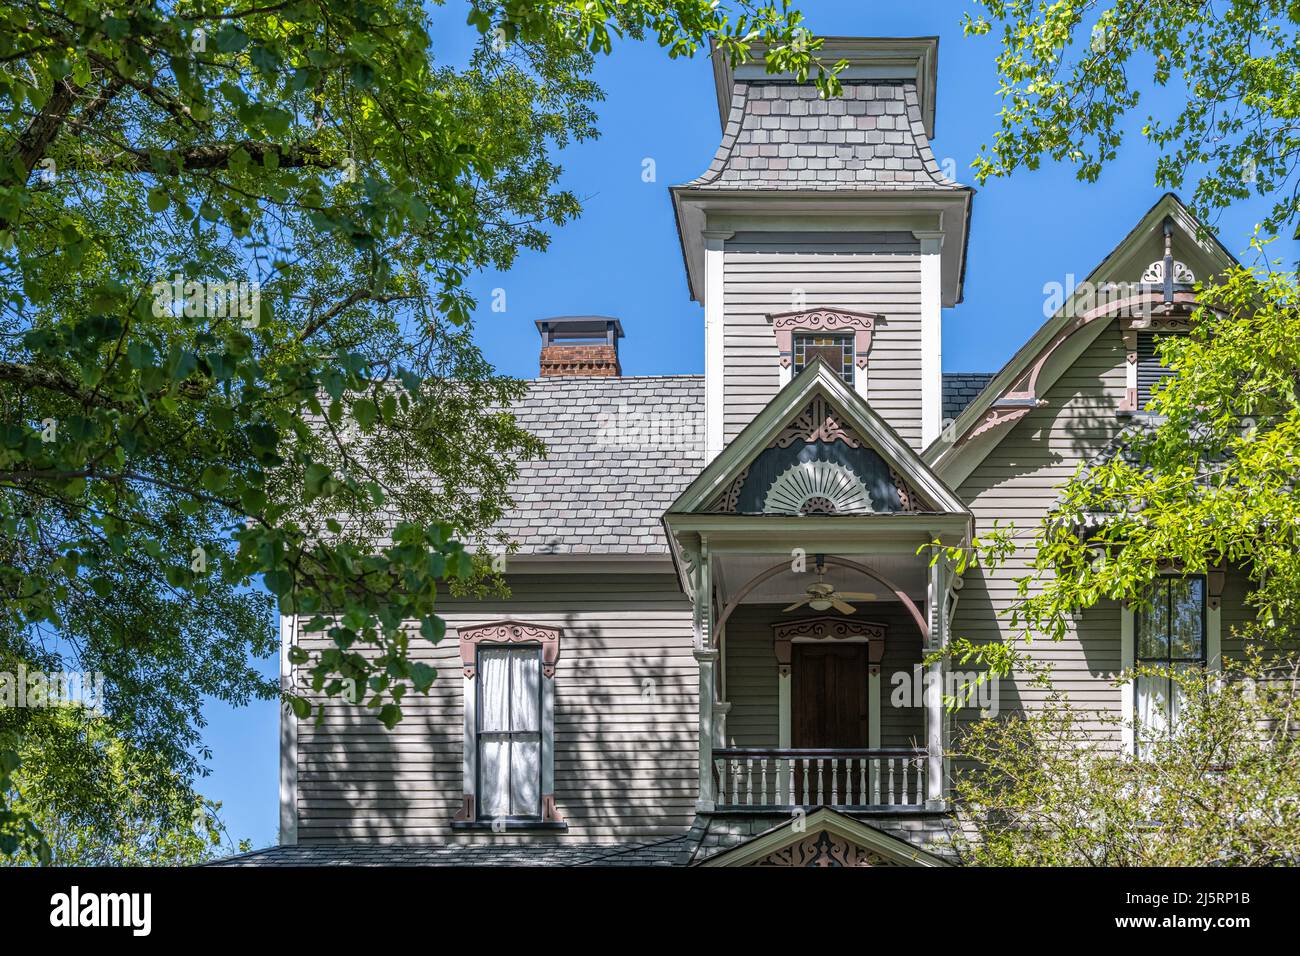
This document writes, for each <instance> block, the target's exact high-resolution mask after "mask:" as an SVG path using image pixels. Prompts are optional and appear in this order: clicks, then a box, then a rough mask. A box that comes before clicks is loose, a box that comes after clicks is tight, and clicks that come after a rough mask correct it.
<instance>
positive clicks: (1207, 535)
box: [947, 243, 1300, 675]
mask: <svg viewBox="0 0 1300 956" xmlns="http://www.w3.org/2000/svg"><path fill="white" fill-rule="evenodd" d="M1257 249H1258V251H1259V252H1260V253H1261V254H1262V253H1263V252H1264V251H1265V247H1264V245H1263V244H1262V243H1259V244H1257ZM1276 266H1277V264H1276V263H1269V262H1268V261H1267V260H1262V261H1261V263H1260V264H1258V265H1255V266H1250V267H1240V268H1237V269H1234V270H1232V271H1231V272H1230V273H1228V274H1227V275H1225V276H1224V277H1223V278H1222V279H1221V281H1219V282H1217V283H1216V284H1214V285H1211V286H1208V287H1205V288H1202V289H1200V290H1199V291H1200V296H1199V300H1200V303H1201V305H1200V306H1199V307H1198V308H1197V309H1196V311H1195V313H1194V314H1193V316H1192V319H1191V329H1192V331H1191V333H1190V334H1189V335H1186V336H1166V337H1164V339H1163V341H1162V342H1161V344H1160V346H1159V349H1160V356H1161V359H1162V361H1164V362H1165V363H1166V364H1167V365H1168V366H1169V367H1170V369H1171V371H1172V372H1173V374H1172V375H1171V376H1169V377H1168V378H1165V379H1164V380H1163V382H1162V384H1161V386H1160V387H1159V388H1157V389H1156V390H1155V392H1154V394H1153V396H1152V399H1151V403H1150V406H1149V412H1150V415H1151V416H1152V417H1139V418H1138V419H1136V420H1135V423H1134V424H1133V425H1132V426H1131V427H1129V428H1128V429H1126V430H1125V431H1124V432H1123V433H1122V434H1121V436H1120V438H1119V439H1118V440H1117V441H1116V443H1115V444H1114V445H1113V447H1112V449H1111V451H1112V453H1111V454H1108V455H1105V456H1102V457H1101V458H1099V459H1098V460H1095V461H1091V462H1084V463H1082V464H1081V465H1080V466H1079V468H1078V470H1077V471H1076V472H1075V474H1074V475H1073V476H1072V477H1071V479H1070V480H1069V481H1067V482H1066V483H1065V484H1064V486H1062V488H1061V489H1060V491H1059V494H1058V497H1057V499H1056V501H1055V503H1054V506H1053V510H1052V512H1051V513H1050V514H1049V515H1048V516H1047V517H1046V519H1045V520H1044V521H1043V522H1042V523H1041V524H1040V525H1038V526H1037V527H1034V528H1024V529H1020V528H1016V527H1015V526H1014V525H1004V526H998V527H994V528H990V529H986V531H985V532H984V533H983V535H982V536H981V537H980V538H979V539H977V540H976V541H975V542H974V545H973V547H972V548H970V549H953V550H951V551H949V552H948V555H947V556H948V557H950V558H951V559H952V560H954V561H955V562H957V564H958V566H959V568H961V569H963V570H964V568H965V567H967V566H969V565H970V564H972V563H978V564H981V565H982V566H984V567H986V568H989V569H995V568H1000V567H1005V566H1006V565H1007V564H1008V562H1009V561H1010V560H1011V559H1013V558H1020V557H1022V556H1023V557H1024V559H1025V560H1026V561H1027V569H1026V573H1025V574H1023V575H1022V576H1020V577H1019V578H1018V579H1017V595H1016V600H1015V601H1014V603H1013V604H1012V606H1011V608H1010V610H1009V612H1008V619H1009V623H1010V624H1011V627H1012V633H1011V640H1010V641H1008V642H1006V643H1003V644H997V645H989V644H981V643H973V642H971V641H968V640H966V639H964V638H963V637H961V636H958V639H957V640H956V641H954V650H955V652H957V653H959V654H963V655H969V656H970V657H973V658H977V659H980V660H983V661H984V662H986V663H988V664H990V665H991V666H992V667H993V669H994V671H995V672H997V673H999V674H1003V675H1005V674H1006V673H1008V672H1009V671H1010V669H1011V668H1012V667H1013V666H1014V665H1015V663H1016V662H1017V661H1018V660H1022V657H1021V647H1022V646H1023V642H1027V641H1032V640H1034V639H1036V638H1048V639H1052V640H1060V639H1061V638H1063V637H1064V636H1065V635H1066V634H1067V633H1068V632H1069V629H1070V628H1071V627H1072V626H1073V623H1074V621H1075V620H1076V619H1077V617H1078V615H1080V614H1081V613H1083V612H1084V611H1085V610H1086V609H1087V608H1090V607H1092V606H1094V605H1095V604H1097V603H1098V602H1100V601H1102V600H1112V601H1124V602H1128V603H1130V604H1131V605H1135V606H1136V605H1141V604H1142V603H1143V602H1144V601H1145V600H1146V598H1147V596H1148V594H1149V593H1150V586H1151V584H1152V582H1153V581H1154V580H1155V578H1156V577H1157V576H1158V575H1160V574H1162V573H1165V572H1166V570H1167V569H1170V568H1176V569H1179V570H1180V572H1181V573H1184V574H1204V573H1206V572H1207V571H1208V570H1210V569H1212V568H1215V567H1226V568H1232V569H1235V570H1236V571H1239V572H1241V573H1244V574H1245V575H1246V576H1247V578H1248V580H1249V583H1250V586H1249V589H1248V594H1247V597H1246V600H1247V602H1248V604H1249V606H1250V607H1251V608H1252V610H1253V611H1254V613H1255V614H1256V617H1257V621H1258V623H1259V625H1260V626H1261V627H1262V628H1263V631H1262V633H1271V634H1273V635H1275V636H1276V637H1277V639H1278V640H1279V642H1280V643H1284V642H1285V641H1287V640H1290V639H1291V637H1292V635H1294V634H1296V633H1297V632H1300V494H1298V493H1297V481H1298V480H1300V380H1298V379H1297V377H1296V369H1297V368H1300V285H1298V284H1297V279H1296V274H1295V273H1294V272H1288V271H1285V270H1282V269H1278V268H1276Z"/></svg>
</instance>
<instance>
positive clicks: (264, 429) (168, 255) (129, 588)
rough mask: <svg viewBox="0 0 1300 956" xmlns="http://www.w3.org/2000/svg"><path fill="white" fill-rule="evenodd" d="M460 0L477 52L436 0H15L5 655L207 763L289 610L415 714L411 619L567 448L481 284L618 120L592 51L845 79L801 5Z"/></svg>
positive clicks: (540, 230)
mask: <svg viewBox="0 0 1300 956" xmlns="http://www.w3.org/2000/svg"><path fill="white" fill-rule="evenodd" d="M467 9H468V17H469V23H470V24H472V25H473V27H474V28H476V29H477V31H478V32H479V34H480V39H481V42H480V43H479V45H478V47H477V49H476V50H475V52H474V54H473V56H472V58H471V60H470V62H469V64H468V65H467V66H466V67H465V68H464V69H456V68H453V67H450V66H447V65H443V64H441V63H440V62H438V60H437V59H436V57H435V51H434V48H433V44H432V41H431V38H430V36H429V32H428V17H427V14H426V12H425V10H424V6H423V4H421V3H418V2H412V0H375V2H371V3H366V4H356V3H353V2H343V0H271V2H268V3H260V4H259V3H237V2H212V0H183V2H169V3H161V2H156V0H153V2H151V0H124V2H122V3H119V4H115V5H113V6H112V8H111V9H109V8H106V7H105V6H104V5H103V4H102V3H98V2H88V0H69V2H65V3H59V4H54V5H51V4H45V3H37V2H34V0H17V2H14V3H10V4H7V5H6V6H5V7H4V8H3V9H2V10H0V116H2V117H3V119H2V125H0V281H3V289H2V292H3V295H2V296H0V406H2V407H3V409H4V415H3V424H0V488H3V492H4V494H3V497H2V498H0V594H3V611H2V613H0V663H3V664H4V665H5V666H6V667H8V668H9V670H10V671H11V672H13V671H14V670H15V669H16V668H17V667H25V668H27V669H28V670H30V671H37V670H41V671H53V670H78V671H85V672H96V673H100V674H102V675H104V677H105V683H106V696H105V719H106V721H107V722H108V728H109V730H110V731H111V733H112V735H113V736H114V738H115V739H122V740H124V741H126V742H127V743H129V744H130V745H132V746H133V747H135V748H137V749H139V750H140V751H141V752H144V753H148V754H150V755H152V756H156V757H157V758H158V759H159V760H160V761H161V762H162V765H163V766H165V767H168V768H170V769H171V770H172V771H174V772H175V773H177V774H179V775H180V777H181V778H182V779H190V778H192V777H193V775H194V774H195V773H196V772H197V770H198V769H199V768H200V766H201V763H202V758H203V753H202V748H201V742H200V737H199V728H200V715H199V709H198V707H199V702H200V700H201V699H202V697H203V696H204V695H211V696H215V697H217V698H220V699H223V700H227V701H233V702H235V703H240V702H244V701H247V700H249V699H251V698H253V697H269V696H271V695H274V694H275V693H277V687H276V686H275V684H274V682H270V681H267V680H265V679H263V678H262V677H261V676H260V675H259V673H258V672H257V670H256V669H255V668H254V667H253V666H252V664H251V661H250V658H257V657H264V656H266V655H269V654H271V653H273V651H274V649H275V647H276V643H277V641H276V637H275V633H274V627H273V622H274V613H275V611H276V610H277V608H276V604H278V610H279V611H280V612H281V613H298V614H303V615H306V616H308V617H309V618H310V620H309V622H308V626H309V627H310V628H311V629H313V630H324V631H326V632H327V633H328V635H329V636H330V637H331V638H332V640H333V643H334V647H332V648H330V649H329V650H327V651H325V652H323V653H320V654H318V655H316V656H314V657H311V658H308V657H307V655H305V654H304V653H303V652H301V651H300V650H298V649H295V651H294V662H295V663H296V664H300V665H302V666H303V667H304V668H305V669H306V670H307V671H308V673H310V675H311V680H312V684H313V687H314V689H315V690H316V691H320V692H324V693H325V694H326V695H328V696H331V697H336V698H337V697H343V698H346V699H349V700H352V699H356V700H357V701H359V702H360V703H362V704H364V706H366V707H368V708H370V709H371V710H372V711H373V712H374V713H375V715H376V716H377V718H378V719H379V720H381V721H382V722H383V723H384V724H385V725H386V726H388V727H391V726H393V725H394V724H395V723H396V722H397V721H398V720H400V719H401V714H402V709H401V708H402V699H403V697H404V696H405V694H407V693H408V692H410V691H414V692H417V693H419V692H427V691H428V690H429V688H430V687H431V686H432V683H433V679H434V676H435V675H434V673H433V671H432V669H431V668H429V667H427V666H425V665H422V664H419V663H414V662H412V661H411V659H410V654H409V648H410V641H411V640H412V639H413V635H412V633H411V632H410V631H409V630H408V629H407V627H406V626H405V624H406V623H407V622H411V621H417V622H419V634H418V636H415V637H414V639H417V640H426V639H427V640H433V641H436V640H439V639H440V638H441V637H442V634H443V625H442V623H441V621H440V619H439V618H438V617H437V615H436V612H435V605H436V598H437V595H438V593H439V588H440V587H446V586H455V585H457V583H458V582H459V583H460V584H461V585H464V586H470V584H471V582H473V581H475V580H479V579H481V577H482V575H483V574H484V573H485V572H484V568H483V562H482V561H479V562H477V563H476V561H475V556H476V555H477V556H478V557H480V558H481V557H482V556H484V555H485V554H486V553H487V551H488V550H489V549H495V550H497V551H503V550H505V549H506V548H507V546H508V542H505V541H503V540H500V539H499V538H498V537H496V536H495V535H494V534H493V533H492V531H491V529H492V528H493V526H494V525H495V524H496V522H497V519H498V518H499V517H500V515H501V513H502V511H503V510H504V509H505V508H506V507H508V506H509V504H510V501H509V496H508V493H507V489H508V486H509V482H510V480H511V479H512V477H513V476H514V474H515V469H516V463H517V462H518V461H519V460H521V459H525V458H529V457H535V456H537V455H539V454H542V452H543V449H542V448H541V446H540V444H539V443H538V442H537V441H536V440H535V439H533V438H532V437H531V436H529V435H527V434H526V433H524V432H523V431H522V430H521V429H520V428H519V427H518V426H517V425H516V423H515V422H514V419H513V418H512V416H510V414H509V413H508V412H506V411H502V409H504V408H506V407H508V406H509V404H510V403H511V402H512V401H513V400H514V399H516V398H517V397H519V395H520V394H521V387H522V386H521V385H520V383H517V382H512V381H509V380H506V379H503V378H501V377H499V376H497V375H495V374H494V372H493V370H492V369H491V368H490V367H489V365H488V364H487V363H486V362H485V361H484V359H483V357H482V355H481V354H480V352H479V351H478V349H477V348H476V347H475V345H474V343H473V339H472V337H471V333H470V323H469V319H470V315H471V312H472V309H473V307H474V302H473V300H472V299H471V297H470V296H469V295H468V293H467V292H466V291H465V289H464V286H463V283H464V280H465V278H466V276H468V275H469V274H470V273H471V272H473V271H474V270H476V269H479V268H484V267H494V268H500V269H505V268H508V267H509V266H510V264H511V263H512V262H513V261H514V258H515V256H516V254H517V252H518V250H520V249H537V250H540V249H544V248H545V247H546V244H547V236H548V229H550V228H553V227H557V226H560V225H562V224H563V223H565V222H567V221H568V220H570V219H571V218H572V217H573V216H575V215H576V214H577V213H578V212H579V204H578V202H577V200H576V198H575V197H574V196H573V195H572V194H571V193H569V192H567V191H565V190H562V189H560V188H558V186H557V181H558V176H559V174H560V169H559V167H558V166H557V165H556V164H555V162H554V160H553V158H552V153H553V151H554V149H556V148H558V147H562V146H564V145H566V144H567V143H569V142H572V141H581V140H586V139H589V138H590V137H592V136H594V135H595V132H596V130H595V125H594V114H593V112H592V104H593V103H594V102H595V101H596V100H597V99H598V98H599V90H598V89H597V88H596V87H595V85H594V84H593V83H592V82H591V80H590V78H589V73H590V70H591V67H592V64H593V60H594V56H595V55H597V54H603V53H608V52H610V51H611V50H612V47H613V43H614V40H615V39H616V38H618V37H620V36H628V37H633V38H639V37H644V36H653V37H655V38H656V39H657V40H658V42H659V43H660V44H661V45H662V46H663V47H665V49H666V50H667V52H668V53H669V55H670V56H673V57H676V56H682V55H690V54H692V53H694V52H696V51H697V50H698V49H699V48H700V46H701V45H702V44H703V43H705V42H706V41H709V40H713V41H715V42H716V43H717V44H718V45H719V46H720V47H721V48H722V49H723V50H724V51H725V53H726V54H727V55H729V56H730V57H732V58H733V60H735V59H739V58H742V57H744V56H745V55H746V53H747V52H748V51H749V50H750V48H751V44H752V43H753V41H755V40H764V41H767V43H768V49H767V53H766V58H767V63H768V65H769V66H770V67H772V68H784V69H793V70H795V71H796V72H802V73H804V74H805V75H806V73H807V71H809V70H810V69H815V70H816V71H817V72H818V76H819V82H820V83H821V84H822V85H823V87H824V88H825V89H826V90H827V91H828V92H831V91H833V90H834V88H835V85H836V84H835V80H834V71H833V70H828V69H826V68H824V67H822V66H821V65H820V64H819V63H818V61H817V59H816V50H817V48H818V46H819V41H816V40H812V39H810V37H809V35H808V34H807V31H806V30H804V28H803V27H802V26H801V18H800V16H799V14H798V13H797V12H796V11H794V10H791V9H790V8H789V4H788V2H785V0H783V2H780V3H777V2H767V0H761V2H760V0H752V2H751V0H737V2H734V3H731V4H716V3H712V2H708V0H675V2H667V0H641V2H631V3H628V2H622V0H619V2H614V0H596V2H578V0H532V2H529V0H508V2H504V3H488V2H479V0H475V2H472V3H469V4H467ZM263 587H264V588H265V591H263V590H262V588H263ZM266 592H269V594H270V597H268V596H267V594H266ZM288 703H289V705H290V706H292V707H293V709H294V711H295V712H296V713H297V714H298V715H299V716H300V717H306V716H308V715H309V713H310V711H311V705H310V704H309V703H308V701H307V700H306V699H305V698H302V697H298V696H290V697H289V698H288ZM47 718H48V713H47V712H46V711H41V710H30V709H29V710H17V709H8V710H5V711H3V712H0V754H2V755H3V761H4V762H3V763H0V766H3V767H6V768H9V769H12V767H13V766H14V765H15V763H16V761H17V760H18V754H19V752H20V751H22V752H25V753H27V754H28V760H27V764H26V768H27V771H28V772H32V773H33V776H32V778H31V779H36V780H41V779H45V777H44V776H43V774H42V773H40V772H38V771H35V769H34V768H33V767H32V765H31V761H32V759H33V755H32V752H31V751H30V750H28V749H26V748H25V747H24V745H23V743H22V741H23V740H25V739H33V738H35V737H37V736H39V735H40V734H41V733H42V732H45V731H47V730H48V729H49V727H48V720H47ZM36 757H39V754H37V755H36ZM6 777H7V778H8V777H9V774H8V772H7V771H6ZM162 779H163V778H155V780H156V781H161V780H162ZM6 782H7V780H0V795H3V793H5V792H6V790H5V784H6ZM158 786H159V787H160V790H159V793H158V794H156V796H157V797H158V798H159V800H160V801H165V800H166V799H171V796H172V795H173V791H171V790H170V789H169V787H168V786H167V785H166V784H164V783H162V782H159V783H158ZM0 811H5V806H4V805H3V804H0ZM14 812H15V813H16V812H18V811H14ZM30 819H31V818H30V817H28V818H25V819H24V820H22V821H19V820H18V819H17V818H15V820H14V821H12V822H13V823H14V824H15V825H19V826H26V824H28V823H30Z"/></svg>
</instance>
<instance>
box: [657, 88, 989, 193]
mask: <svg viewBox="0 0 1300 956" xmlns="http://www.w3.org/2000/svg"><path fill="white" fill-rule="evenodd" d="M682 188H704V189H792V190H805V189H813V190H843V189H862V190H882V189H883V190H899V189H908V190H913V189H935V190H964V189H967V188H968V187H966V186H962V185H961V184H960V183H957V182H954V181H953V180H951V179H949V178H947V177H946V176H944V175H943V173H942V171H941V170H940V169H939V164H938V163H937V162H936V161H935V158H934V153H933V151H932V150H931V148H930V140H929V137H927V136H926V133H925V124H924V123H923V121H922V119H921V108H920V103H919V102H918V99H917V93H916V84H915V83H914V82H907V81H879V80H877V81H873V82H864V81H857V82H853V81H845V82H844V84H843V94H842V95H841V96H838V97H832V98H829V99H821V98H820V96H819V93H818V90H817V88H816V87H814V86H812V85H809V84H800V83H791V82H760V83H739V82H738V83H736V84H735V87H734V93H733V96H732V100H731V113H730V115H729V116H728V118H727V124H726V128H725V129H724V131H723V136H722V144H721V145H720V146H719V147H718V152H717V154H716V155H715V156H714V157H713V162H712V163H711V164H710V165H709V168H708V169H707V170H706V171H705V173H704V174H703V175H702V176H700V177H699V178H698V179H695V180H693V181H691V182H689V183H686V184H685V186H684V187H682Z"/></svg>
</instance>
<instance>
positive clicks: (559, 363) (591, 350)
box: [537, 315, 623, 378]
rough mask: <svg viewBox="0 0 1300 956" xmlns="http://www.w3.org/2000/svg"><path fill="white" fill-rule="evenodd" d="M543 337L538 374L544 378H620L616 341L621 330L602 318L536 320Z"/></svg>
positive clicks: (561, 317)
mask: <svg viewBox="0 0 1300 956" xmlns="http://www.w3.org/2000/svg"><path fill="white" fill-rule="evenodd" d="M537 331H538V332H539V333H541V336H542V359H541V367H540V373H541V375H542V377H543V378H554V377H576V376H580V375H596V376H601V377H604V378H612V377H614V376H616V375H621V374H622V368H621V366H620V365H619V362H618V340H619V339H621V338H622V337H623V326H622V325H621V324H620V323H619V321H618V319H612V318H610V317H609V316H605V315H562V316H557V317H556V318H553V319H539V320H538V321H537Z"/></svg>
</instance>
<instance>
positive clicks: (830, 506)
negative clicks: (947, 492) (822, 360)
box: [708, 395, 939, 515]
mask: <svg viewBox="0 0 1300 956" xmlns="http://www.w3.org/2000/svg"><path fill="white" fill-rule="evenodd" d="M708 510H709V511H711V512H714V513H717V514H750V515H753V514H783V515H812V514H839V515H844V514H897V513H899V512H915V511H924V512H931V513H932V512H935V511H938V510H939V509H938V508H937V507H936V506H935V505H934V503H933V502H932V501H930V500H929V499H928V498H926V497H924V496H922V495H921V494H919V493H917V492H916V491H914V490H913V489H912V488H911V487H910V486H909V485H908V484H907V480H906V479H905V478H904V477H903V476H902V475H901V474H900V473H899V471H898V470H897V469H896V468H892V467H891V466H890V465H889V463H888V462H886V461H885V459H884V458H883V457H882V456H881V454H880V452H879V451H877V450H876V449H875V448H874V447H873V446H872V444H871V443H870V442H869V441H868V440H867V439H866V438H864V437H863V436H862V435H861V434H859V432H858V431H857V430H856V429H854V428H853V427H852V426H850V425H846V424H844V414H843V413H842V412H840V411H839V410H838V409H836V408H835V406H834V405H832V404H831V403H830V402H829V401H827V400H826V399H825V398H823V397H822V396H820V395H817V396H814V397H813V399H812V400H811V401H810V402H809V403H808V404H807V405H806V406H805V407H804V409H803V411H801V412H800V413H799V414H798V415H796V416H795V417H794V419H792V420H791V421H790V422H789V423H788V424H787V425H786V426H785V427H783V428H782V429H781V431H780V432H779V433H778V434H777V436H776V437H775V438H773V439H772V440H771V441H770V442H768V444H767V446H766V447H765V448H763V449H762V450H761V451H759V452H758V454H757V455H755V456H754V458H753V459H751V461H750V462H749V464H748V465H746V466H745V467H744V468H742V469H741V471H740V472H739V474H737V475H736V477H735V479H734V480H732V481H731V483H730V484H728V486H727V488H726V490H725V491H723V492H722V494H721V495H719V496H718V497H717V498H716V499H715V500H714V502H713V503H712V505H711V506H710V507H709V509H708Z"/></svg>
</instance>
